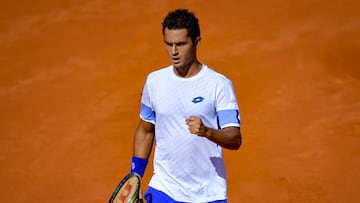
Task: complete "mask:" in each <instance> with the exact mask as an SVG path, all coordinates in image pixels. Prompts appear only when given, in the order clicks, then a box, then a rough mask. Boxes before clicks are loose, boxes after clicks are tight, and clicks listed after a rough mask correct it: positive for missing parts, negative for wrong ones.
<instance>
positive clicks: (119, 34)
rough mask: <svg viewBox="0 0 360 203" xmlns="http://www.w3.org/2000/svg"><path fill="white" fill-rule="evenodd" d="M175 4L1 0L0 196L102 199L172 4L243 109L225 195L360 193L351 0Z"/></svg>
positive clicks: (284, 197) (237, 198)
mask: <svg viewBox="0 0 360 203" xmlns="http://www.w3.org/2000/svg"><path fill="white" fill-rule="evenodd" d="M171 2H172V3H170V1H160V0H152V1H146V0H143V1H140V0H135V1H114V0H111V1H100V0H89V1H81V0H79V1H70V0H61V1H60V0H58V1H45V0H38V1H21V2H18V1H7V2H6V3H5V2H2V6H1V7H0V47H1V49H0V191H1V192H0V202H4V203H5V202H13V203H23V202H36V203H38V202H59V203H60V202H61V203H63V202H71V203H83V202H94V203H98V202H107V201H108V199H109V196H110V195H111V193H112V190H113V189H114V187H115V186H116V184H117V183H118V181H119V180H120V179H121V178H122V177H123V176H124V175H125V174H127V173H128V171H129V168H130V166H129V162H130V157H131V154H132V151H131V150H132V136H133V134H134V130H135V127H136V125H137V123H138V119H139V118H138V113H139V106H140V94H141V91H142V87H143V83H144V81H145V77H146V75H147V74H148V73H149V72H150V71H153V70H155V69H158V68H160V67H163V66H166V65H168V64H169V61H168V59H167V56H166V54H165V49H164V46H163V42H162V34H161V24H160V23H161V21H162V19H163V17H164V16H165V15H166V14H167V12H168V11H169V10H173V9H174V8H178V7H182V8H189V9H190V10H193V11H194V12H195V13H196V14H197V16H198V17H199V19H200V25H201V29H202V44H201V46H200V49H199V59H200V61H201V62H203V63H205V64H207V65H209V66H210V67H213V68H214V69H215V70H218V71H219V72H222V73H224V74H225V75H227V76H228V77H229V78H230V79H231V80H232V81H233V83H234V86H235V89H236V94H237V97H238V101H239V105H240V108H241V117H242V133H243V146H242V147H241V149H240V150H238V151H228V150H225V151H224V153H225V160H226V164H227V172H228V179H229V202H230V203H242V202H243V203H255V202H256V203H257V202H261V203H263V202H271V203H273V202H274V203H279V202H281V203H282V202H316V203H318V202H324V203H325V202H326V203H328V202H334V203H339V202H346V203H349V202H351V203H355V202H360V195H359V188H360V37H359V36H360V6H359V2H358V1H355V0H353V1H351V0H348V1H347V0H345V1H341V0H335V1H325V0H312V1H311V0H305V1H285V0H269V1H247V0H244V1H214V0H210V1H200V0H199V1H178V2H179V3H175V1H171ZM174 147H176V146H174ZM151 172H152V165H151V164H150V165H149V166H148V170H147V172H146V174H145V177H144V181H143V189H146V185H147V183H148V181H149V178H150V176H151Z"/></svg>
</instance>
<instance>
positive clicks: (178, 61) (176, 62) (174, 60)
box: [171, 58, 180, 64]
mask: <svg viewBox="0 0 360 203" xmlns="http://www.w3.org/2000/svg"><path fill="white" fill-rule="evenodd" d="M171 62H172V63H173V64H179V63H180V59H179V58H171Z"/></svg>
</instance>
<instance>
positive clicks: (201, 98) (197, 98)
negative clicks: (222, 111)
mask: <svg viewBox="0 0 360 203" xmlns="http://www.w3.org/2000/svg"><path fill="white" fill-rule="evenodd" d="M202 101H204V97H201V96H199V97H195V98H194V99H193V100H192V103H194V104H197V103H200V102H202Z"/></svg>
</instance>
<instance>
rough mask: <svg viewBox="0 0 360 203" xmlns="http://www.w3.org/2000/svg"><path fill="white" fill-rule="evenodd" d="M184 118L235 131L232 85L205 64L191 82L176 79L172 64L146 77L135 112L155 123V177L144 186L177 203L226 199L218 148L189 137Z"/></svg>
mask: <svg viewBox="0 0 360 203" xmlns="http://www.w3.org/2000/svg"><path fill="white" fill-rule="evenodd" d="M189 116H199V117H201V119H202V121H203V123H204V124H205V125H206V126H208V127H211V128H215V129H219V128H224V127H228V126H237V127H240V116H239V108H238V104H237V101H236V96H235V93H234V89H233V86H232V83H231V81H230V80H229V79H227V78H226V77H225V76H223V75H221V74H219V73H217V72H215V71H214V70H212V69H210V68H209V67H207V66H206V65H203V66H202V69H201V71H200V72H199V73H198V74H196V75H195V76H193V77H190V78H180V77H178V76H176V75H175V73H174V70H173V66H168V67H166V68H163V69H160V70H157V71H154V72H152V73H150V74H149V75H148V77H147V80H146V83H145V85H144V89H143V93H142V98H141V111H140V117H141V119H143V120H145V121H147V122H150V123H153V124H155V136H156V138H155V152H154V174H153V177H152V178H151V181H150V183H149V186H151V187H153V188H155V189H157V190H160V191H162V192H164V193H166V194H167V195H169V196H170V197H172V198H173V199H175V200H176V201H182V202H210V201H215V200H222V199H226V198H227V182H226V172H225V166H224V159H223V153H222V149H221V147H220V146H219V145H217V144H215V143H214V142H212V141H210V140H208V139H207V138H204V137H199V136H197V135H194V134H191V133H190V132H189V130H188V126H187V125H186V123H185V119H186V118H188V117H189Z"/></svg>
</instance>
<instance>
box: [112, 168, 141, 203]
mask: <svg viewBox="0 0 360 203" xmlns="http://www.w3.org/2000/svg"><path fill="white" fill-rule="evenodd" d="M140 180H141V178H140V176H139V175H138V174H136V173H129V174H128V175H126V176H125V177H124V178H123V179H122V180H121V181H120V183H119V184H118V185H117V186H116V188H115V190H114V192H113V194H112V195H111V198H110V200H109V203H142V202H143V200H142V197H141V195H142V194H141V190H140Z"/></svg>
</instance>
